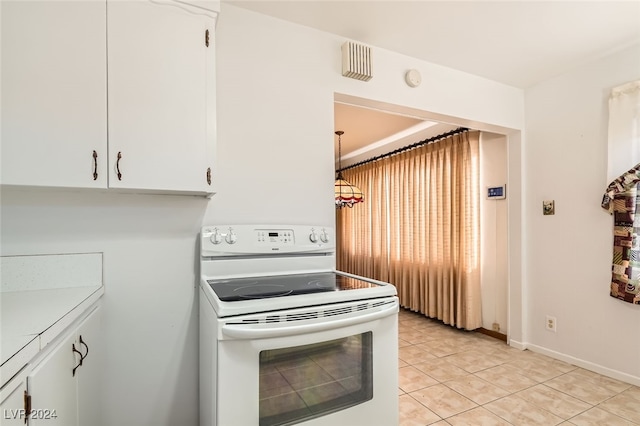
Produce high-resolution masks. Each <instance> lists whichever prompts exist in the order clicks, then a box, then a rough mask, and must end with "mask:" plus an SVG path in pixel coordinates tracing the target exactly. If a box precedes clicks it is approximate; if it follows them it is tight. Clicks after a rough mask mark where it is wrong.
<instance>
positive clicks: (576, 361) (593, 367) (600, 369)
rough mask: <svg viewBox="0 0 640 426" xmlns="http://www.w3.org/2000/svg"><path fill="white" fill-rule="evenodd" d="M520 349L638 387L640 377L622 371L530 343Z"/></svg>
mask: <svg viewBox="0 0 640 426" xmlns="http://www.w3.org/2000/svg"><path fill="white" fill-rule="evenodd" d="M512 346H515V345H512ZM522 349H529V350H530V351H532V352H536V353H539V354H542V355H546V356H548V357H551V358H554V359H557V360H560V361H564V362H567V363H569V364H572V365H576V366H578V367H581V368H584V369H585V370H589V371H593V372H594V373H598V374H602V375H603V376H607V377H610V378H612V379H616V380H620V381H622V382H625V383H629V384H632V385H635V386H640V377H638V376H633V375H631V374H627V373H623V372H622V371H618V370H614V369H611V368H608V367H604V366H602V365H599V364H595V363H593V362H590V361H585V360H583V359H580V358H575V357H572V356H570V355H566V354H563V353H560V352H556V351H552V350H550V349H547V348H544V347H542V346H538V345H533V344H531V343H526V344H524V347H523V348H522Z"/></svg>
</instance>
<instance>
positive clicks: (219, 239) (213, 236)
mask: <svg viewBox="0 0 640 426" xmlns="http://www.w3.org/2000/svg"><path fill="white" fill-rule="evenodd" d="M209 239H210V240H211V242H212V243H213V244H220V243H221V242H222V235H221V234H220V232H218V228H216V229H214V230H213V234H211V237H209Z"/></svg>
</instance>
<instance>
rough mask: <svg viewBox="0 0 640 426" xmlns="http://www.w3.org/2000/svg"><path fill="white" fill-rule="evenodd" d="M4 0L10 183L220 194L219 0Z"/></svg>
mask: <svg viewBox="0 0 640 426" xmlns="http://www.w3.org/2000/svg"><path fill="white" fill-rule="evenodd" d="M187 3H188V1H187V2H186V3H185V2H183V1H174V0H153V1H151V0H137V1H126V2H123V1H118V0H108V1H104V0H103V1H88V2H87V1H53V0H38V1H23V0H3V1H2V2H0V8H1V13H0V16H1V20H2V22H1V23H2V26H1V31H2V37H1V40H2V41H1V42H2V46H1V47H2V56H3V58H2V59H3V61H2V76H1V79H2V88H3V90H2V125H1V136H2V158H1V162H2V164H1V165H2V167H1V172H0V183H2V184H3V185H25V186H50V187H74V188H103V189H106V188H114V189H119V190H125V191H131V190H133V191H140V192H158V191H159V192H169V193H174V192H177V193H190V194H202V195H205V194H211V193H213V192H214V190H213V174H214V172H215V168H214V157H215V144H216V128H215V123H216V119H215V48H214V41H215V39H214V32H215V24H216V19H217V11H218V10H219V2H217V1H205V2H196V3H195V4H196V6H192V5H189V4H187Z"/></svg>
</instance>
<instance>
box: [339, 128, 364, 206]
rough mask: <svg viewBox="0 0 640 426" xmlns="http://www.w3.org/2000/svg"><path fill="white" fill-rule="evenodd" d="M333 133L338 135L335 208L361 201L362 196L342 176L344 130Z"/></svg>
mask: <svg viewBox="0 0 640 426" xmlns="http://www.w3.org/2000/svg"><path fill="white" fill-rule="evenodd" d="M335 133H336V135H338V175H337V176H336V183H335V184H334V192H335V197H336V208H337V209H341V208H343V207H345V206H346V207H353V205H354V204H356V203H361V202H363V201H364V197H363V195H362V191H361V190H360V188H358V187H357V186H354V185H351V184H350V183H349V182H347V181H346V180H344V177H343V176H342V135H344V132H343V131H342V130H337V131H336V132H335Z"/></svg>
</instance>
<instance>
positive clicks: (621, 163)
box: [607, 80, 640, 183]
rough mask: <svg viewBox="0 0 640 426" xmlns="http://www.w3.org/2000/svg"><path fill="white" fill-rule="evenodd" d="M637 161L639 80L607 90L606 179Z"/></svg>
mask: <svg viewBox="0 0 640 426" xmlns="http://www.w3.org/2000/svg"><path fill="white" fill-rule="evenodd" d="M638 163H640V80H637V81H632V82H631V83H627V84H623V85H622V86H618V87H615V88H614V89H613V90H611V96H610V97H609V157H608V167H607V183H609V182H611V181H613V180H614V179H616V178H617V177H618V176H620V175H621V174H622V173H624V172H626V171H627V170H630V169H631V168H633V166H635V165H636V164H638Z"/></svg>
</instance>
